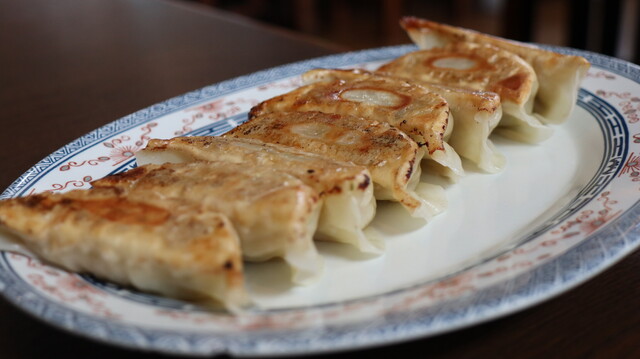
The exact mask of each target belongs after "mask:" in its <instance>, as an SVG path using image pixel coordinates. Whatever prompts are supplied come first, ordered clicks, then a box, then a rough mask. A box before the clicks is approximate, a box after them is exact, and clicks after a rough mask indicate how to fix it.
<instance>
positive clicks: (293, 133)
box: [224, 111, 446, 219]
mask: <svg viewBox="0 0 640 359" xmlns="http://www.w3.org/2000/svg"><path fill="white" fill-rule="evenodd" d="M224 136H225V137H240V138H253V139H257V140H261V141H264V142H269V143H277V144H281V145H285V146H291V147H295V148H298V149H301V150H303V151H306V152H311V153H316V154H319V155H323V156H327V157H329V158H334V159H337V160H341V161H350V162H353V163H355V164H357V165H361V166H365V167H366V168H367V169H368V170H369V171H370V172H371V178H372V180H373V183H374V185H375V196H376V198H377V199H381V200H394V201H397V202H400V203H401V204H402V205H403V206H404V207H405V208H406V209H407V210H408V211H409V212H410V213H411V214H412V215H413V216H414V217H421V218H425V219H429V218H431V217H432V216H434V215H436V214H438V213H440V212H441V211H442V210H443V209H444V208H445V207H446V199H445V198H444V193H443V190H442V188H440V187H437V186H433V185H427V184H422V183H420V184H419V181H420V171H421V170H420V165H419V163H420V160H421V157H422V156H423V153H424V152H422V151H419V150H418V145H417V144H416V143H415V141H413V140H411V139H410V138H409V137H408V136H407V135H406V134H405V133H403V132H402V131H400V130H398V129H396V128H394V127H392V126H390V125H388V124H386V123H379V122H375V121H368V120H366V119H363V118H358V117H354V116H346V115H338V114H328V113H323V112H317V111H316V112H272V113H264V114H261V115H260V116H254V117H253V118H252V119H251V120H249V121H248V122H245V123H243V124H242V125H240V126H238V127H236V128H234V129H233V130H231V131H230V132H228V133H227V134H225V135H224ZM417 192H419V193H417Z"/></svg>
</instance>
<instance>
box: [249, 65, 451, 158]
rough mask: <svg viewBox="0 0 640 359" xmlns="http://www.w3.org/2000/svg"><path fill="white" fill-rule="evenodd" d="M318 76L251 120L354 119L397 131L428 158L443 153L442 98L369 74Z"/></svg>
mask: <svg viewBox="0 0 640 359" xmlns="http://www.w3.org/2000/svg"><path fill="white" fill-rule="evenodd" d="M318 71H322V70H318ZM316 74H318V72H317V71H316V70H312V71H310V72H308V73H306V74H304V75H303V79H304V80H305V82H307V83H310V84H308V85H306V86H302V87H300V88H298V89H296V90H293V91H291V92H289V93H286V94H284V95H281V96H277V97H274V98H272V99H270V100H267V101H264V102H262V103H261V104H259V105H258V106H256V107H254V108H253V109H252V110H251V112H250V116H249V118H253V117H256V116H258V115H260V114H264V113H268V112H277V111H287V112H292V111H299V112H307V111H317V112H324V113H335V114H339V115H351V116H357V117H363V118H366V119H368V120H371V121H378V122H384V123H388V124H390V125H391V126H394V127H397V128H398V129H400V130H401V131H403V132H405V133H406V134H408V135H409V136H410V137H411V138H412V139H413V140H414V141H416V142H417V143H419V144H420V145H425V146H426V147H427V149H428V151H429V153H430V154H431V153H433V152H435V151H439V150H440V151H442V150H444V144H443V143H444V135H445V133H446V131H447V126H448V121H449V106H448V104H447V102H446V101H445V99H444V98H442V97H441V96H439V95H437V94H435V93H432V92H429V91H427V90H425V89H424V88H422V87H420V86H417V85H415V84H412V83H410V82H407V81H405V80H402V79H399V78H390V77H385V76H375V75H373V74H368V75H366V76H361V77H359V78H357V79H350V80H349V81H344V80H335V81H326V79H327V78H322V79H321V78H320V77H316V76H315V75H316ZM316 80H319V81H316ZM311 82H312V83H311Z"/></svg>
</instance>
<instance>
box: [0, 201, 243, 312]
mask: <svg viewBox="0 0 640 359" xmlns="http://www.w3.org/2000/svg"><path fill="white" fill-rule="evenodd" d="M0 229H2V231H0V235H1V237H3V239H8V240H10V241H15V242H17V243H18V245H20V246H22V247H26V250H27V251H28V252H30V253H33V254H35V255H37V256H38V258H39V259H42V260H44V261H46V262H49V263H52V264H54V265H57V266H60V267H62V268H64V269H66V270H70V271H74V272H83V273H90V274H92V275H95V276H96V277H99V278H102V279H105V280H109V281H113V282H115V283H117V284H120V285H130V286H133V287H135V288H137V289H140V290H144V291H149V292H154V293H158V294H161V295H165V296H170V297H174V298H180V299H188V300H194V301H199V302H202V303H203V304H208V303H211V304H213V305H214V306H215V305H219V304H222V305H224V306H225V307H226V308H228V309H230V310H232V311H234V310H238V309H239V308H241V307H242V306H243V305H245V304H246V303H247V294H246V292H245V288H244V278H243V267H242V254H241V252H240V243H239V240H238V237H237V234H236V232H235V230H234V229H233V227H232V225H231V223H230V221H229V220H228V219H227V218H226V217H225V216H224V215H222V214H220V213H215V212H210V211H201V210H200V208H198V207H194V206H191V205H188V204H185V203H184V202H182V203H174V204H172V205H170V206H169V205H167V204H166V203H165V204H164V205H162V206H160V205H155V204H150V203H148V202H146V201H136V200H132V199H129V198H127V197H124V196H122V195H120V194H119V192H118V191H114V190H111V189H90V190H74V191H70V192H66V193H56V194H54V193H50V192H47V193H42V194H35V195H30V196H27V197H18V198H11V199H6V200H3V201H0ZM216 303H217V304H216Z"/></svg>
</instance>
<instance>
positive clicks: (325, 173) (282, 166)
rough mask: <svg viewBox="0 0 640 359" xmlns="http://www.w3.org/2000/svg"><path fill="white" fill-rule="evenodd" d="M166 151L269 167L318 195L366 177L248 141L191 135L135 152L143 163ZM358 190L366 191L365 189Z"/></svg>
mask: <svg viewBox="0 0 640 359" xmlns="http://www.w3.org/2000/svg"><path fill="white" fill-rule="evenodd" d="M166 151H173V152H174V153H177V154H179V155H181V156H183V157H184V158H188V159H190V160H191V161H194V160H205V161H216V160H217V161H225V162H232V163H244V164H246V165H248V166H252V167H253V166H265V167H270V168H273V169H276V170H278V171H282V172H285V173H288V174H290V175H292V176H294V177H296V178H298V179H300V180H302V181H303V182H304V183H305V184H306V185H308V186H311V187H313V188H314V189H315V190H316V191H318V192H319V193H321V194H322V193H325V192H326V191H328V190H329V189H330V188H333V187H334V186H336V184H341V183H346V182H351V181H354V180H356V181H360V183H362V182H363V181H364V179H365V178H368V177H369V171H367V169H366V168H365V167H363V166H358V165H355V164H353V163H351V162H346V161H339V160H337V159H332V158H329V157H327V156H321V155H317V154H312V153H309V152H304V151H301V150H299V149H295V148H292V147H287V146H281V145H276V144H272V143H265V142H262V141H258V140H254V139H250V138H229V137H218V136H216V137H213V136H194V137H176V138H172V139H168V140H159V139H151V140H150V141H149V142H148V144H147V146H146V148H145V149H144V150H143V151H142V153H138V158H139V160H140V158H142V159H143V160H144V158H145V156H147V155H153V154H154V153H155V154H160V155H161V154H162V153H163V152H166ZM361 189H362V190H365V189H366V186H365V187H363V188H361Z"/></svg>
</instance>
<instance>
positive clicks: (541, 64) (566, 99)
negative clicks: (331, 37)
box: [401, 17, 590, 123]
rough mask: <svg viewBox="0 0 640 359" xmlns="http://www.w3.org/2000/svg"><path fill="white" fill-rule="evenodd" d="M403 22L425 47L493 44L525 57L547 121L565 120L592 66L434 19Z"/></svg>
mask: <svg viewBox="0 0 640 359" xmlns="http://www.w3.org/2000/svg"><path fill="white" fill-rule="evenodd" d="M401 25H402V27H403V28H404V29H405V30H406V31H407V33H408V34H409V36H410V37H411V39H412V40H413V41H414V42H415V43H416V44H417V45H418V46H419V47H420V48H422V49H432V48H436V47H443V46H445V45H447V44H450V43H454V42H460V41H464V42H474V43H478V44H490V45H493V46H496V47H499V48H501V49H504V50H507V51H509V52H511V53H514V54H516V55H518V56H520V57H521V58H523V59H524V60H525V61H527V62H528V63H529V64H531V66H532V67H533V69H534V70H535V72H536V75H537V76H538V81H539V82H540V88H539V89H538V93H537V95H536V98H535V105H534V112H535V113H537V114H539V115H540V116H541V117H542V118H543V121H545V122H548V123H562V122H564V121H565V120H566V119H567V118H568V117H569V115H570V114H571V111H572V110H573V107H574V106H575V103H576V99H577V96H578V89H579V87H580V82H581V81H582V79H583V78H584V76H585V75H586V74H587V70H589V67H590V64H589V61H587V59H585V58H584V57H581V56H573V55H563V54H559V53H556V52H553V51H548V50H544V49H541V48H539V47H537V46H533V45H528V44H524V43H521V42H517V41H511V40H506V39H502V38H499V37H495V36H490V35H486V34H481V33H479V32H476V31H473V30H468V29H463V28H459V27H454V26H449V25H444V24H440V23H436V22H433V21H427V20H423V19H418V18H415V17H405V18H403V19H402V20H401Z"/></svg>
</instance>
